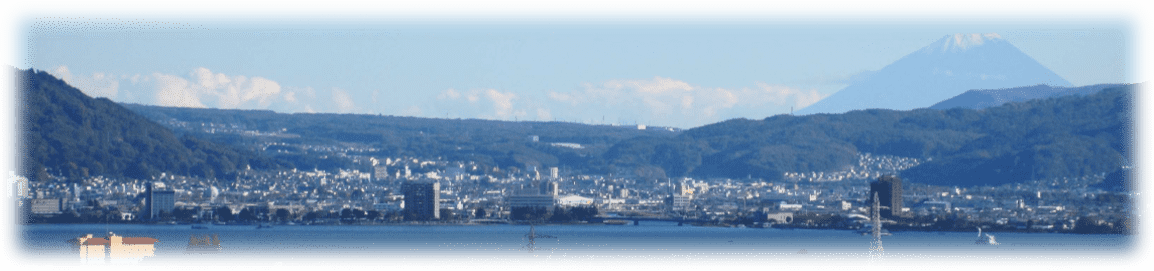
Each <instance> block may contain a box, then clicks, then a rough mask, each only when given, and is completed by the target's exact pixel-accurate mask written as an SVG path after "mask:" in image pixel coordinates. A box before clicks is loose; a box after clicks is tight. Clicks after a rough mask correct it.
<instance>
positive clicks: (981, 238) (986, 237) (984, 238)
mask: <svg viewBox="0 0 1154 271" xmlns="http://www.w3.org/2000/svg"><path fill="white" fill-rule="evenodd" d="M974 243H975V244H978V245H998V240H997V239H995V238H994V236H993V235H990V234H989V233H986V234H983V233H982V228H978V240H977V241H974Z"/></svg>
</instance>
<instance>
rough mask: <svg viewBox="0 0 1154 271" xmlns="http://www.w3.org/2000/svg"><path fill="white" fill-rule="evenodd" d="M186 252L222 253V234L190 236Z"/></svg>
mask: <svg viewBox="0 0 1154 271" xmlns="http://www.w3.org/2000/svg"><path fill="white" fill-rule="evenodd" d="M184 253H185V254H212V253H220V236H219V235H217V234H215V233H214V234H212V236H209V235H204V236H203V237H201V236H196V235H192V236H189V237H188V248H186V249H185V250H184Z"/></svg>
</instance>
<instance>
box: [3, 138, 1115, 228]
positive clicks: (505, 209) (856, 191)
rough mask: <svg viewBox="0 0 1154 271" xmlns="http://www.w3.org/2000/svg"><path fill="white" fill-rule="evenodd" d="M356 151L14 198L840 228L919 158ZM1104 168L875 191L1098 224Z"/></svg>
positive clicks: (376, 214) (106, 215)
mask: <svg viewBox="0 0 1154 271" xmlns="http://www.w3.org/2000/svg"><path fill="white" fill-rule="evenodd" d="M357 161H360V162H362V163H363V164H364V165H365V167H363V168H361V169H341V170H338V171H336V172H327V171H323V170H300V169H295V170H289V171H280V172H264V171H251V170H250V171H242V172H241V173H240V174H238V175H237V176H236V178H235V179H198V178H190V177H185V176H173V175H167V174H161V175H159V176H155V177H154V178H152V179H148V180H134V179H128V180H113V179H107V178H102V177H92V178H87V179H84V180H79V181H72V180H65V179H63V178H59V177H55V178H54V179H53V180H52V181H49V182H42V183H36V184H30V185H29V186H30V187H28V191H29V192H28V195H29V196H28V199H26V200H25V202H24V204H23V205H22V206H23V208H24V210H25V213H27V214H29V215H30V216H32V217H34V218H35V217H40V218H44V219H47V217H53V216H57V217H59V216H67V215H75V216H77V217H81V216H83V215H81V214H89V213H100V215H101V216H102V217H103V218H102V219H105V220H106V221H129V222H140V223H153V222H154V221H185V222H192V221H225V222H222V223H237V222H238V221H244V220H260V221H281V222H297V223H348V222H350V221H352V222H357V221H360V222H357V223H405V222H407V221H436V222H440V223H446V222H450V223H468V222H469V221H470V220H473V219H497V220H502V219H503V220H509V219H514V218H513V217H511V211H512V210H513V209H514V208H518V207H534V208H536V207H541V208H542V209H546V210H550V211H552V210H553V208H554V207H560V208H573V207H578V206H590V207H595V208H596V209H597V210H598V211H599V213H600V215H602V216H609V215H615V216H648V217H692V218H696V219H699V220H701V221H715V222H717V223H739V222H741V221H745V220H748V219H749V218H751V217H754V218H757V217H760V218H757V219H753V221H755V222H758V221H764V220H765V219H767V218H770V217H777V219H776V220H775V221H777V220H784V216H785V214H789V215H791V216H790V217H791V219H790V220H791V221H792V224H798V225H804V224H805V223H807V222H806V221H812V219H809V220H800V219H799V220H797V221H793V218H792V217H800V216H803V215H805V214H812V215H835V216H838V217H842V218H844V219H845V221H850V222H846V223H848V224H846V225H841V226H842V227H853V226H854V224H855V223H857V224H860V223H861V221H858V220H853V219H851V218H852V217H862V216H863V215H864V214H868V209H867V206H869V205H870V204H869V202H868V201H867V199H868V198H870V191H871V185H870V182H875V185H874V186H873V187H872V190H877V189H879V187H883V186H878V185H877V184H876V182H877V180H878V179H879V178H882V177H875V176H887V174H893V173H896V172H897V171H899V170H901V169H904V168H907V167H909V166H912V165H916V164H917V163H918V161H917V160H916V159H907V158H900V157H889V156H872V155H868V154H863V155H861V156H860V161H861V163H859V164H858V165H857V166H855V167H853V168H850V169H848V170H846V171H844V172H840V173H839V172H834V173H817V174H814V173H805V174H800V173H799V174H794V173H786V174H785V175H786V176H784V178H783V180H779V181H773V182H768V181H764V180H759V179H720V178H719V179H694V178H665V179H659V180H658V179H644V178H637V177H630V176H620V175H588V174H566V173H567V172H566V171H565V170H564V169H560V168H555V167H554V168H544V169H538V168H535V167H528V168H525V169H524V170H515V171H510V170H500V169H483V168H479V167H478V166H477V165H475V164H473V163H469V162H459V161H446V160H442V159H422V158H415V157H357ZM361 170H365V171H361ZM1103 177H1104V176H1103V175H1095V176H1083V177H1078V178H1066V179H1063V180H1044V181H1034V182H1031V183H1025V184H1015V185H1007V186H1002V187H978V188H954V187H937V186H927V185H920V184H917V183H911V182H905V183H902V184H900V186H898V187H901V188H900V189H898V190H897V192H890V194H885V195H883V196H884V198H885V201H886V204H883V205H884V206H898V208H900V209H893V210H891V212H895V213H899V212H900V213H903V214H904V217H905V218H906V220H910V222H909V223H911V225H914V224H918V223H921V224H927V225H928V224H932V223H936V222H934V221H939V220H943V219H950V220H964V221H969V222H972V223H989V224H991V225H1004V226H1006V227H1018V228H1032V229H1039V230H1063V229H1065V230H1069V229H1071V228H1073V227H1074V226H1075V224H1076V223H1077V220H1078V219H1079V218H1082V217H1094V218H1095V219H1098V220H1100V221H1096V223H1098V224H1103V223H1104V224H1113V223H1118V219H1117V218H1118V217H1121V216H1124V215H1125V214H1126V212H1128V211H1129V210H1128V208H1129V207H1128V206H1130V205H1129V204H1126V203H1125V202H1126V201H1127V200H1128V199H1127V198H1117V197H1119V196H1118V194H1116V193H1108V192H1105V191H1101V190H1096V189H1091V188H1088V186H1087V185H1086V184H1090V183H1093V182H1096V181H1100V180H1101V179H1102V178H1103ZM882 179H885V178H882ZM1055 184H1061V185H1055ZM884 186H885V187H894V184H893V183H887V184H886V185H884ZM887 213H889V212H887ZM915 218H916V219H915ZM919 219H921V220H919ZM915 220H918V221H920V222H916V221H915ZM43 221H47V220H43ZM927 221H928V222H927ZM1099 222H1100V223H1099ZM778 223H779V224H780V221H778ZM914 226H916V225H914Z"/></svg>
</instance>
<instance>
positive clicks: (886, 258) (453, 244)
mask: <svg viewBox="0 0 1154 271" xmlns="http://www.w3.org/2000/svg"><path fill="white" fill-rule="evenodd" d="M208 227H209V229H192V228H191V227H190V226H188V225H101V224H90V225H28V226H23V227H22V228H21V229H20V231H21V233H22V236H21V237H22V241H21V242H20V246H21V247H20V249H21V250H22V251H21V254H22V258H23V259H24V260H26V261H29V262H30V263H33V264H37V263H51V264H65V265H71V264H76V265H86V264H93V263H92V262H84V261H82V259H81V258H80V253H79V251H78V247H76V246H74V245H72V244H69V243H67V242H66V240H69V239H74V238H76V237H77V236H80V235H83V234H89V233H91V234H93V235H95V236H104V235H106V234H107V233H108V232H114V233H116V234H117V235H121V236H141V237H152V238H156V239H158V240H160V241H159V243H157V244H156V245H155V250H154V255H153V256H150V257H145V258H143V259H140V260H138V261H135V262H133V263H132V264H138V265H154V264H155V265H170V264H180V265H216V264H225V265H227V264H235V263H250V264H258V265H259V264H269V265H293V264H322V265H323V264H327V263H348V264H368V265H373V264H402V265H403V264H411V265H428V264H432V265H436V264H444V265H452V266H457V265H462V266H478V265H479V266H491V267H496V266H509V265H519V264H520V265H523V264H534V265H555V266H559V267H564V266H569V267H572V266H573V265H574V264H580V265H590V264H593V265H607V266H612V265H616V264H627V265H640V266H644V265H647V264H658V265H675V266H692V265H713V264H753V265H757V264H766V263H773V264H785V265H792V264H811V263H820V264H825V265H849V266H854V265H861V264H877V263H885V264H896V265H901V264H924V263H926V262H927V261H928V262H933V263H937V264H948V263H964V264H979V265H980V264H988V265H1002V264H1005V263H1007V262H1010V263H1019V264H1030V263H1032V262H1041V263H1051V264H1052V263H1055V262H1058V263H1062V262H1068V263H1083V264H1087V263H1089V264H1093V263H1096V262H1104V263H1105V262H1118V261H1129V260H1133V259H1134V258H1135V255H1134V253H1133V246H1134V243H1135V241H1134V237H1133V236H1124V235H1076V234H1039V233H994V234H995V235H996V236H997V238H998V241H999V242H1000V243H1001V244H1000V245H996V246H990V245H976V244H974V241H975V240H976V239H977V233H976V232H972V233H965V232H944V233H936V232H895V233H894V235H893V236H886V237H883V239H882V240H883V248H884V253H883V254H881V255H877V254H871V253H870V238H869V237H866V236H861V235H859V234H856V233H854V232H852V231H840V230H780V229H755V228H718V227H692V226H677V225H676V224H673V223H660V222H650V223H644V222H643V223H642V224H641V225H640V226H633V225H624V226H612V225H554V226H550V225H545V226H536V233H537V234H538V235H550V236H554V237H556V238H537V239H535V242H534V244H535V246H534V247H535V249H534V250H528V249H527V248H526V245H527V244H528V242H529V240H528V239H527V238H525V235H526V234H527V233H529V226H525V225H492V226H467V225H429V226H426V225H416V226H274V227H273V228H270V229H255V227H253V226H218V225H211V226H208ZM213 234H215V235H217V236H219V239H220V241H221V242H220V243H221V248H220V250H219V253H207V254H206V253H198V252H197V251H192V252H190V251H188V246H189V239H190V236H200V237H203V236H206V235H213Z"/></svg>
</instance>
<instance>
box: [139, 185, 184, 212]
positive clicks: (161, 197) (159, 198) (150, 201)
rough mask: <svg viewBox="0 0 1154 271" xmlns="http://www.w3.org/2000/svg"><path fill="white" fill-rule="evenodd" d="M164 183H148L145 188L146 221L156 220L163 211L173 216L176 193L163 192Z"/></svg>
mask: <svg viewBox="0 0 1154 271" xmlns="http://www.w3.org/2000/svg"><path fill="white" fill-rule="evenodd" d="M162 189H164V184H162V183H151V182H150V183H146V184H145V187H144V195H145V200H144V211H145V216H146V219H152V220H156V219H158V218H160V217H159V215H160V212H161V211H164V212H166V213H169V214H171V213H172V209H173V208H175V205H176V192H174V191H172V190H162Z"/></svg>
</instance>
